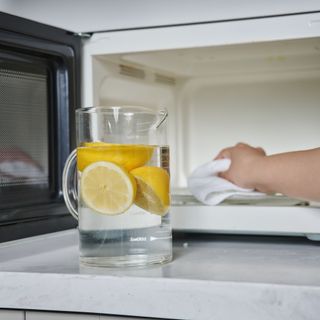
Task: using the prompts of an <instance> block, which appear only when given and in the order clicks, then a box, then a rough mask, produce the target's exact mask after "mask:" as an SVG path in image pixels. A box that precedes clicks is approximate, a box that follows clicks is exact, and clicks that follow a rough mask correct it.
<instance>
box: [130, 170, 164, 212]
mask: <svg viewBox="0 0 320 320" xmlns="http://www.w3.org/2000/svg"><path fill="white" fill-rule="evenodd" d="M130 173H131V174H132V175H133V176H134V177H135V179H136V182H137V195H136V198H135V201H134V203H135V204H136V205H137V206H139V207H140V208H142V209H144V210H147V211H149V212H150V213H154V214H158V215H161V216H164V215H165V214H167V213H168V211H169V206H170V193H169V188H170V177H169V174H168V172H167V171H166V170H164V169H162V168H159V167H148V166H145V167H140V168H136V169H133V170H132V171H130Z"/></svg>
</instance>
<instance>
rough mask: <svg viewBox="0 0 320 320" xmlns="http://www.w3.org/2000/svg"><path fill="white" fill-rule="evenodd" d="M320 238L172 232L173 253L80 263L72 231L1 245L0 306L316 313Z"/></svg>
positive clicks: (188, 314) (178, 313)
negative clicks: (144, 262) (151, 260)
mask: <svg viewBox="0 0 320 320" xmlns="http://www.w3.org/2000/svg"><path fill="white" fill-rule="evenodd" d="M319 271H320V246H319V244H317V243H316V242H311V241H308V240H305V239H303V238H302V239H297V238H280V237H278V238H267V237H260V238H259V237H243V236H242V237H241V236H239V237H235V236H233V237H230V236H229V237H227V236H213V235H211V236H210V235H193V236H190V235H189V236H186V235H183V234H177V235H176V237H175V242H174V260H173V262H171V263H169V264H167V265H164V266H155V267H150V268H143V269H120V270H119V269H118V270H117V269H101V268H83V267H80V266H79V264H78V247H77V232H76V230H69V231H65V232H59V233H54V234H49V235H45V236H39V237H33V238H28V239H24V240H19V241H14V242H8V243H3V244H1V245H0V308H13V309H34V310H55V311H71V312H88V313H99V314H117V315H132V316H145V317H155V318H157V317H158V318H162V319H164V318H170V319H233V318H235V317H236V318H237V319H246V320H249V319H259V320H264V319H282V320H283V319H291V320H292V319H308V320H310V319H319V314H320V304H319V301H320V272H319Z"/></svg>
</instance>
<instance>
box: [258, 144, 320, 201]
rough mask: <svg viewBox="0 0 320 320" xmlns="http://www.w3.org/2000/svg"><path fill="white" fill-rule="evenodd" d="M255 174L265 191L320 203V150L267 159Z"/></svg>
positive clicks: (261, 161) (260, 162) (284, 154)
mask: <svg viewBox="0 0 320 320" xmlns="http://www.w3.org/2000/svg"><path fill="white" fill-rule="evenodd" d="M252 175H253V180H254V185H255V187H256V189H258V190H260V191H262V192H267V193H274V192H279V193H283V194H285V195H287V196H291V197H296V198H301V199H306V200H314V201H320V148H317V149H312V150H306V151H297V152H288V153H281V154H275V155H270V156H266V157H263V158H261V160H259V161H258V162H257V164H256V166H254V167H253V168H252Z"/></svg>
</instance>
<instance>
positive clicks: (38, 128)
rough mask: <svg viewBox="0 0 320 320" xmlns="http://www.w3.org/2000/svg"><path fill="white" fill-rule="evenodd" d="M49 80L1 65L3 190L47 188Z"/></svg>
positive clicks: (0, 172)
mask: <svg viewBox="0 0 320 320" xmlns="http://www.w3.org/2000/svg"><path fill="white" fill-rule="evenodd" d="M47 80H48V79H47V75H46V73H45V72H43V74H41V73H38V74H35V73H29V72H20V71H14V70H10V69H5V68H1V66H0V188H6V187H11V186H20V185H32V186H34V187H36V186H37V185H38V186H39V185H41V188H48V185H49V177H48V97H47ZM2 190H3V189H2ZM17 196H18V195H17ZM36 196H37V195H36V194H35V197H36Z"/></svg>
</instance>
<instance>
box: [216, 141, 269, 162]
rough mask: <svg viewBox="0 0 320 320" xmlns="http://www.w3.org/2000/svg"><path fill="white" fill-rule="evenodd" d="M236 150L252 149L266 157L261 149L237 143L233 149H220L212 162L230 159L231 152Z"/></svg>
mask: <svg viewBox="0 0 320 320" xmlns="http://www.w3.org/2000/svg"><path fill="white" fill-rule="evenodd" d="M237 148H248V149H252V150H254V149H255V150H257V151H258V152H259V153H260V154H262V155H266V152H265V150H264V149H263V148H261V147H252V146H250V145H249V144H247V143H244V142H238V143H237V144H236V145H234V146H233V147H228V148H225V149H222V150H221V151H220V152H219V153H218V155H217V156H216V157H215V158H214V159H213V160H218V159H225V158H228V159H230V158H231V154H232V151H233V150H234V149H237Z"/></svg>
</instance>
